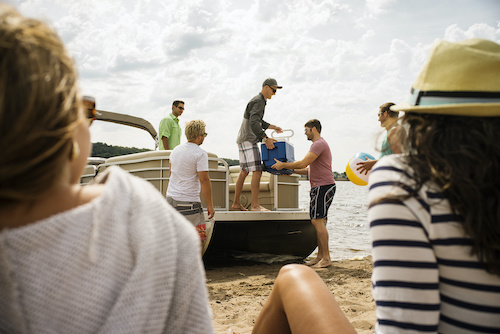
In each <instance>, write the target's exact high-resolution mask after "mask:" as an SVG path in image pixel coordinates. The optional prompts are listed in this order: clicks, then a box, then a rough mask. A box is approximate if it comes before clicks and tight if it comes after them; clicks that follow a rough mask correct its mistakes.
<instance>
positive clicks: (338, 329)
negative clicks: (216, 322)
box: [252, 264, 356, 334]
mask: <svg viewBox="0 0 500 334" xmlns="http://www.w3.org/2000/svg"><path fill="white" fill-rule="evenodd" d="M252 333H259V334H267V333H273V334H281V333H287V334H288V333H294V334H302V333H304V334H309V333H318V334H322V333H356V331H355V330H354V328H353V327H352V325H351V324H350V322H349V320H347V318H346V316H345V315H344V313H343V312H342V310H341V309H340V307H339V306H338V304H337V302H336V300H335V297H334V296H333V295H332V293H331V292H330V290H329V289H328V287H327V286H326V285H325V284H324V282H323V280H322V279H321V277H319V276H318V275H317V274H316V273H315V272H314V271H313V270H312V269H310V268H308V267H306V266H303V265H297V264H290V265H286V266H284V267H283V268H281V270H280V273H279V275H278V277H277V278H276V283H275V284H274V287H273V291H271V295H270V296H269V298H268V299H267V301H266V303H265V304H264V307H263V308H262V310H261V311H260V314H259V316H258V317H257V320H256V321H255V326H254V328H253V331H252Z"/></svg>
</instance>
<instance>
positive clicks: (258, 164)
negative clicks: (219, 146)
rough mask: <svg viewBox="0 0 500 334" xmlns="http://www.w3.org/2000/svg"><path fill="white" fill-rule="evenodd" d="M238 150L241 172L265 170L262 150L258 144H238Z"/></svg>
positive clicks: (247, 142) (246, 142) (245, 142)
mask: <svg viewBox="0 0 500 334" xmlns="http://www.w3.org/2000/svg"><path fill="white" fill-rule="evenodd" d="M238 150H239V153H240V168H241V170H244V171H245V172H253V171H258V170H264V165H263V164H262V157H261V156H260V150H259V147H258V146H257V144H256V143H255V144H254V143H251V142H249V141H244V142H243V143H241V144H238Z"/></svg>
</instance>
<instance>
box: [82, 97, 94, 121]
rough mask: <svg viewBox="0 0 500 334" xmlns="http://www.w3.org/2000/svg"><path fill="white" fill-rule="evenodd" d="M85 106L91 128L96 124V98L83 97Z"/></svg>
mask: <svg viewBox="0 0 500 334" xmlns="http://www.w3.org/2000/svg"><path fill="white" fill-rule="evenodd" d="M83 105H84V107H85V110H86V111H85V116H86V118H87V120H88V122H89V126H90V125H91V124H92V122H94V120H95V116H96V114H97V110H96V109H95V98H93V97H92V96H84V97H83Z"/></svg>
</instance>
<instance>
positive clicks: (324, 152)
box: [272, 119, 336, 268]
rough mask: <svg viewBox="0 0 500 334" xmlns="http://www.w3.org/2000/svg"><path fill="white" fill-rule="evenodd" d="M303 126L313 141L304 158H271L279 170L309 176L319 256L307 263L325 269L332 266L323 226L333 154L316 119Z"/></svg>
mask: <svg viewBox="0 0 500 334" xmlns="http://www.w3.org/2000/svg"><path fill="white" fill-rule="evenodd" d="M304 127H305V131H304V132H305V134H306V136H307V139H308V140H310V141H312V142H313V143H312V145H311V148H310V149H309V152H307V154H306V156H305V157H304V159H302V160H300V161H295V162H281V161H278V160H277V159H274V160H275V161H276V163H275V164H274V165H273V166H272V167H273V168H276V169H278V170H280V169H283V168H287V169H294V170H295V171H294V172H295V173H297V174H305V175H309V181H310V182H311V202H310V205H309V215H310V217H311V222H312V224H313V225H314V228H315V229H316V234H317V237H318V256H317V257H316V258H315V259H314V260H312V261H309V262H307V263H306V264H307V265H309V266H312V267H313V268H326V267H329V266H331V265H332V260H331V258H330V251H329V248H328V230H327V229H326V223H327V215H328V209H329V208H330V205H331V204H332V201H333V196H334V195H335V189H336V186H335V179H334V178H333V172H332V153H331V151H330V146H328V143H327V142H326V140H325V139H324V138H322V137H321V123H320V122H319V121H318V120H317V119H312V120H310V121H309V122H307V123H306V124H305V125H304ZM308 166H309V168H307V167H308Z"/></svg>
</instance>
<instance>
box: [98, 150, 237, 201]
mask: <svg viewBox="0 0 500 334" xmlns="http://www.w3.org/2000/svg"><path fill="white" fill-rule="evenodd" d="M169 156H170V151H152V152H144V153H136V154H129V155H125V156H119V157H114V158H109V159H107V160H106V162H105V163H103V164H101V165H99V166H98V172H99V173H100V172H102V171H104V170H105V169H106V168H107V167H109V166H119V167H121V168H123V169H125V170H127V171H128V172H129V173H131V174H133V175H136V176H138V177H140V178H142V179H144V180H146V181H148V182H150V183H151V184H153V186H155V187H156V189H158V190H159V191H160V193H161V194H162V195H163V196H166V192H167V188H168V183H169V181H170V162H169ZM208 160H209V170H208V172H209V176H210V181H211V183H212V194H213V205H214V209H215V210H216V211H228V210H229V187H228V184H229V166H228V164H227V162H226V161H225V160H224V159H222V158H218V157H216V156H209V157H208ZM201 198H202V204H203V206H204V207H206V203H205V201H204V199H203V197H201Z"/></svg>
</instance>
